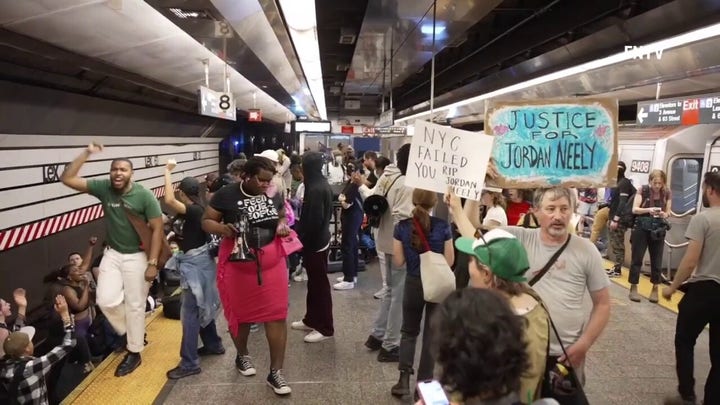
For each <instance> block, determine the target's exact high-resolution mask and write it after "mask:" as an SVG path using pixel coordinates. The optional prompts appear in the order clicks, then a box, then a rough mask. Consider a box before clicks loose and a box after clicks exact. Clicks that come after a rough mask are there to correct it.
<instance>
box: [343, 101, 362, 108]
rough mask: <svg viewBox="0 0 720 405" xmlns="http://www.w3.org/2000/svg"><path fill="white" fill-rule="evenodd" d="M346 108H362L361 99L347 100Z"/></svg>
mask: <svg viewBox="0 0 720 405" xmlns="http://www.w3.org/2000/svg"><path fill="white" fill-rule="evenodd" d="M345 109H346V110H359V109H360V100H345Z"/></svg>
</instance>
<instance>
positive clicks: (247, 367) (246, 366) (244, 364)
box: [235, 355, 256, 377]
mask: <svg viewBox="0 0 720 405" xmlns="http://www.w3.org/2000/svg"><path fill="white" fill-rule="evenodd" d="M235 368H237V371H238V372H240V374H242V375H244V376H245V377H250V376H252V375H255V373H256V371H255V366H253V364H252V358H251V357H250V356H247V355H245V356H236V357H235Z"/></svg>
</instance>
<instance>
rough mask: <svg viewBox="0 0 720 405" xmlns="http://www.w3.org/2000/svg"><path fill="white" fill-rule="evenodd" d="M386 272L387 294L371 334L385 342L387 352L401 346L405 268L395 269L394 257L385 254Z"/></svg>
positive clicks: (384, 346)
mask: <svg viewBox="0 0 720 405" xmlns="http://www.w3.org/2000/svg"><path fill="white" fill-rule="evenodd" d="M381 270H382V271H384V272H385V277H386V280H387V294H385V296H384V297H383V299H382V301H381V302H380V310H379V311H378V315H377V318H375V324H374V325H373V330H372V332H371V334H372V335H373V336H374V337H376V338H377V339H380V340H382V341H383V343H382V347H383V349H385V350H393V349H395V348H397V347H398V346H400V328H401V327H402V311H403V305H402V304H403V295H404V294H403V290H404V286H405V274H406V273H407V271H405V267H404V266H403V267H401V268H397V269H395V268H393V264H392V255H391V254H387V253H385V268H384V269H381Z"/></svg>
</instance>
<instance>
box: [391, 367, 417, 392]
mask: <svg viewBox="0 0 720 405" xmlns="http://www.w3.org/2000/svg"><path fill="white" fill-rule="evenodd" d="M412 373H413V372H412V370H400V379H398V382H397V384H395V385H393V387H392V388H391V389H390V393H391V394H393V395H394V396H396V397H403V396H405V395H410V375H412Z"/></svg>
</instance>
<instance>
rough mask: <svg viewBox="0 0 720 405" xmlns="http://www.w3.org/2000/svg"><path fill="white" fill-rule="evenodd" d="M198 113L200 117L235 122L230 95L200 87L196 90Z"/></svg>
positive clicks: (234, 112) (233, 101)
mask: <svg viewBox="0 0 720 405" xmlns="http://www.w3.org/2000/svg"><path fill="white" fill-rule="evenodd" d="M198 111H199V113H200V115H206V116H208V117H215V118H222V119H224V120H230V121H236V120H237V111H236V109H235V99H234V98H233V96H232V94H229V93H221V92H218V91H214V90H210V89H209V88H207V87H205V86H200V89H199V90H198Z"/></svg>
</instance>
